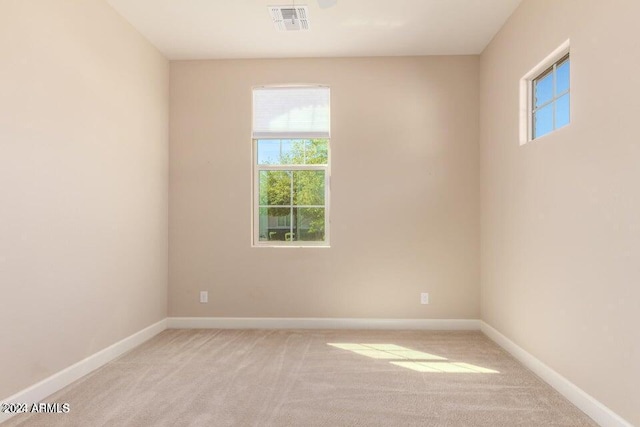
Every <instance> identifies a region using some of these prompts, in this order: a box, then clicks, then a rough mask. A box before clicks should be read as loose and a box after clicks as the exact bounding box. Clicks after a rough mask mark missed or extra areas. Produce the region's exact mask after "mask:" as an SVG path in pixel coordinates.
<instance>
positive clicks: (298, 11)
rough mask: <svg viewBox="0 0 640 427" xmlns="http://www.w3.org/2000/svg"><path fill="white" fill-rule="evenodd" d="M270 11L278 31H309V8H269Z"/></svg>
mask: <svg viewBox="0 0 640 427" xmlns="http://www.w3.org/2000/svg"><path fill="white" fill-rule="evenodd" d="M268 9H269V14H270V15H271V19H272V20H273V24H274V25H275V26H276V29H277V30H278V31H309V9H307V6H291V5H289V6H268Z"/></svg>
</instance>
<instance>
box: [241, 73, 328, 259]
mask: <svg viewBox="0 0 640 427" xmlns="http://www.w3.org/2000/svg"><path fill="white" fill-rule="evenodd" d="M330 126H331V124H330V92H329V88H328V87H323V86H288V87H260V88H256V89H254V90H253V138H252V139H253V244H254V246H267V247H270V246H289V247H307V246H325V247H326V246H329V160H330V155H329V151H330V150H329V137H330V135H331V127H330Z"/></svg>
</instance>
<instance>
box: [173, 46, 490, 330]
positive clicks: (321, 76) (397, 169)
mask: <svg viewBox="0 0 640 427" xmlns="http://www.w3.org/2000/svg"><path fill="white" fill-rule="evenodd" d="M301 82H308V83H324V84H328V85H330V86H331V90H332V137H333V139H332V141H331V148H332V164H331V168H332V181H331V182H332V188H331V245H332V246H331V248H329V249H320V248H315V249H309V248H305V249H292V248H286V249H282V248H280V249H277V248H252V247H251V233H250V225H251V170H252V169H251V168H252V165H251V139H250V135H251V87H252V86H254V85H264V84H285V83H301ZM170 159H171V170H170V191H169V193H170V215H169V216H170V226H169V240H170V256H169V259H170V261H169V264H170V267H169V270H170V273H169V276H170V279H169V282H170V285H169V301H170V305H169V313H170V315H171V316H233V317H245V316H246V317H254V316H256V317H263V316H264V317H372V318H478V315H479V286H478V277H479V255H478V248H479V241H478V239H479V211H478V210H479V200H478V193H479V190H478V57H464V56H461V57H420V58H375V59H373V58H360V59H301V60H234V61H231V60H227V61H194V62H172V63H171V136H170ZM199 290H208V291H209V292H210V295H209V299H210V302H209V304H200V303H199V302H198V291H199ZM421 291H428V292H429V293H430V295H431V300H432V302H431V304H430V305H428V306H424V305H420V303H419V293H420V292H421Z"/></svg>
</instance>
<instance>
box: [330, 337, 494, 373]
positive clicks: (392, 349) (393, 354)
mask: <svg viewBox="0 0 640 427" xmlns="http://www.w3.org/2000/svg"><path fill="white" fill-rule="evenodd" d="M327 345H330V346H332V347H336V348H339V349H341V350H348V351H351V352H353V353H356V354H359V355H361V356H366V357H369V358H372V359H381V360H389V361H390V362H389V363H391V364H392V365H395V366H399V367H402V368H406V369H411V370H413V371H416V372H430V373H464V374H498V373H499V372H498V371H495V370H493V369H488V368H483V367H482V366H476V365H472V364H470V363H464V362H450V361H448V359H447V358H446V357H442V356H437V355H435V354H430V353H424V352H422V351H416V350H412V349H410V348H406V347H402V346H399V345H396V344H357V343H327Z"/></svg>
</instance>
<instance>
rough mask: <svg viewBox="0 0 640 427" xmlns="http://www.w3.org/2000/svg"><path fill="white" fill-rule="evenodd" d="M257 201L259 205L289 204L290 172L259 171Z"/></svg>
mask: <svg viewBox="0 0 640 427" xmlns="http://www.w3.org/2000/svg"><path fill="white" fill-rule="evenodd" d="M259 178H260V184H259V185H260V189H259V192H260V194H259V203H260V205H261V206H264V205H269V206H277V205H290V204H291V172H288V171H260V177H259Z"/></svg>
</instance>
